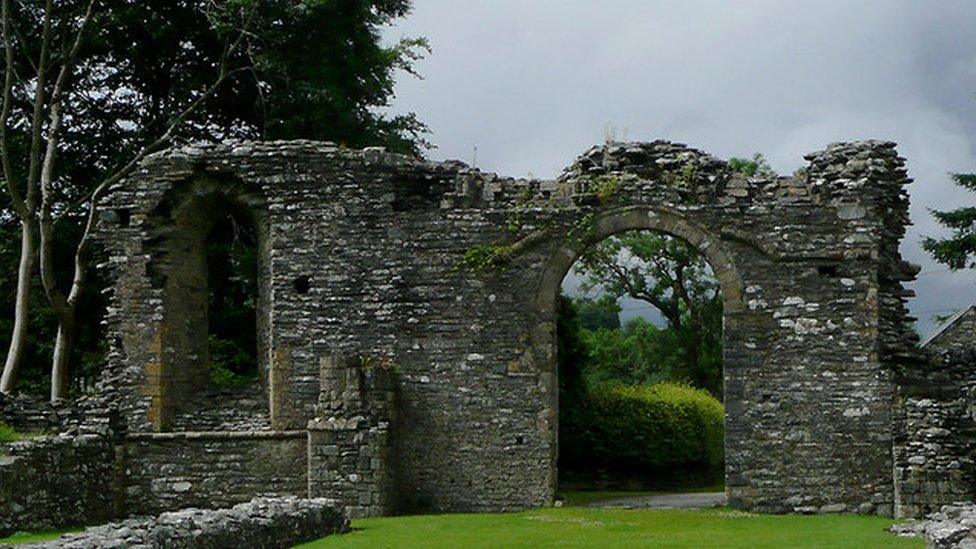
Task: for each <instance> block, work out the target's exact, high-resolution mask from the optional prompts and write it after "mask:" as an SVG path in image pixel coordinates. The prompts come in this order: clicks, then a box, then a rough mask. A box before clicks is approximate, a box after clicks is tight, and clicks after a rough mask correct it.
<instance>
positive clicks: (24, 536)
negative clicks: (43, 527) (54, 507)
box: [0, 528, 81, 545]
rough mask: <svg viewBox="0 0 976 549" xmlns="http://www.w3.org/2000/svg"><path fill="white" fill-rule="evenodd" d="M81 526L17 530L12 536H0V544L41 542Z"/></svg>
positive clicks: (76, 529) (54, 538)
mask: <svg viewBox="0 0 976 549" xmlns="http://www.w3.org/2000/svg"><path fill="white" fill-rule="evenodd" d="M80 531H81V528H73V529H70V530H49V531H45V532H17V533H15V534H13V535H12V536H8V537H5V538H0V545H3V544H8V545H19V544H22V543H42V542H45V541H53V540H56V539H58V538H60V537H61V535H62V534H67V533H69V532H80Z"/></svg>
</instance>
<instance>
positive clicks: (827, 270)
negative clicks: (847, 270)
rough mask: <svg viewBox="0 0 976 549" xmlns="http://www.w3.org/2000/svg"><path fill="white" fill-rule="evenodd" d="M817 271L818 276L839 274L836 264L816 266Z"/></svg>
mask: <svg viewBox="0 0 976 549" xmlns="http://www.w3.org/2000/svg"><path fill="white" fill-rule="evenodd" d="M817 272H818V273H820V276H829V277H835V276H838V275H839V274H840V273H839V271H838V269H837V265H821V266H819V267H817Z"/></svg>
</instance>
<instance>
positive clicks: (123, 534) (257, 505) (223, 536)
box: [33, 498, 349, 549]
mask: <svg viewBox="0 0 976 549" xmlns="http://www.w3.org/2000/svg"><path fill="white" fill-rule="evenodd" d="M348 531H349V520H348V519H347V518H346V517H345V516H344V515H343V514H342V511H340V510H339V508H338V506H336V505H335V502H333V501H332V500H328V499H299V498H275V499H262V498H256V499H254V500H252V501H250V502H248V503H241V504H239V505H235V506H234V507H231V508H230V509H217V510H203V509H184V510H182V511H175V512H170V513H163V514H161V515H159V516H158V517H154V518H138V519H131V520H126V521H123V522H119V523H113V524H107V525H105V526H96V527H94V528H89V529H87V530H85V531H84V532H82V533H80V534H68V535H65V536H63V537H62V538H61V539H59V540H57V541H54V542H50V543H44V544H38V545H34V546H33V547H49V548H54V547H60V548H77V549H82V548H86V549H87V548H89V547H193V548H195V549H210V548H214V549H216V548H221V549H223V548H228V547H235V548H236V547H240V548H244V547H262V548H265V547H266V548H274V547H282V548H284V547H292V546H293V545H296V544H298V543H303V542H306V541H311V540H315V539H319V538H322V537H325V536H328V535H331V534H337V533H344V532H348Z"/></svg>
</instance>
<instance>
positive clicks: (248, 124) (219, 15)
mask: <svg viewBox="0 0 976 549" xmlns="http://www.w3.org/2000/svg"><path fill="white" fill-rule="evenodd" d="M0 1H2V2H3V4H2V6H3V13H2V16H0V18H2V30H3V39H2V41H3V47H4V59H5V64H4V92H3V107H2V110H0V156H2V160H3V175H4V180H5V188H6V191H7V193H6V197H5V198H6V201H7V212H8V215H7V218H8V221H9V220H13V219H15V220H16V221H17V222H18V223H19V225H20V230H19V233H20V240H21V245H20V252H19V254H17V255H18V257H19V259H18V263H19V266H18V276H17V293H16V296H17V297H16V304H15V314H14V319H15V320H14V323H13V326H12V328H11V334H12V336H11V340H10V348H9V351H8V354H7V361H6V364H5V367H4V375H3V378H2V383H0V391H3V392H12V391H13V390H14V389H15V387H16V380H17V377H18V372H19V370H20V365H21V363H22V361H23V356H24V351H25V349H26V342H27V341H28V333H27V330H28V326H29V324H30V311H31V308H32V304H31V299H30V298H31V292H30V290H31V287H32V278H33V276H34V275H35V274H36V273H37V272H38V267H39V273H40V279H41V282H42V287H43V289H44V292H45V295H46V297H47V298H48V302H49V303H50V305H51V309H52V310H53V312H54V317H55V318H56V322H57V326H58V329H57V338H56V342H55V345H54V348H53V351H52V355H53V358H52V387H51V393H52V397H56V398H57V397H63V396H65V395H66V392H67V382H68V371H69V370H68V364H69V360H70V358H71V356H72V347H73V343H74V340H75V336H76V333H77V330H78V328H79V326H78V321H79V314H84V311H82V309H81V308H80V306H79V305H80V304H81V303H83V302H84V301H85V294H86V293H90V292H91V290H90V287H89V285H88V267H89V266H88V261H89V252H90V250H89V247H90V233H91V228H92V225H93V223H94V220H95V219H96V213H97V210H98V203H99V199H100V198H101V197H102V195H103V194H104V193H105V191H106V190H107V189H108V188H109V187H110V186H111V185H112V184H113V183H115V182H117V181H119V180H120V179H121V178H123V177H125V176H126V175H127V174H128V173H130V172H131V170H132V169H133V168H134V167H135V166H136V165H137V164H138V162H139V161H140V160H141V159H142V158H144V157H145V156H146V155H148V154H150V153H152V152H154V151H157V150H160V149H162V148H164V147H166V146H168V145H170V144H171V143H173V142H174V141H176V140H180V139H206V140H221V139H226V138H232V137H247V138H313V139H328V140H334V141H338V142H340V143H345V144H348V145H351V146H364V145H384V146H387V147H389V148H391V149H393V150H397V151H402V152H413V153H417V152H419V151H421V150H422V149H423V148H424V146H425V143H424V142H423V140H422V139H420V137H419V136H420V134H421V133H422V132H423V131H424V127H423V125H422V124H420V123H419V122H418V121H417V119H416V117H415V116H414V115H412V114H408V115H402V116H393V117H390V116H385V115H382V114H379V113H378V112H377V110H376V109H377V108H378V107H383V106H386V105H387V103H388V101H389V98H390V96H391V94H392V92H393V83H394V79H393V75H394V72H395V71H397V70H406V71H408V72H413V69H412V64H413V62H414V61H416V60H417V59H418V58H419V57H420V56H421V55H422V54H423V52H424V51H426V43H425V42H424V41H423V40H418V39H406V40H402V41H400V42H398V43H396V44H394V45H392V46H383V45H381V44H380V41H379V34H378V29H379V27H380V26H382V25H385V24H388V23H390V22H391V21H393V20H394V19H396V18H399V17H402V16H404V15H406V14H407V13H408V12H409V9H410V2H409V0H373V1H362V2H360V1H354V0H336V1H330V2H322V1H320V0H208V1H202V2H185V1H182V0H144V1H140V2H133V1H132V0H59V1H58V2H57V3H55V2H53V0H46V1H45V2H44V4H43V5H40V6H37V5H35V4H34V3H33V2H28V1H26V0H22V1H20V2H18V1H15V0H0ZM64 249H67V250H68V253H67V254H65V253H62V251H61V250H64ZM65 256H66V257H67V258H70V259H69V260H68V261H64V260H63V258H64V257H65Z"/></svg>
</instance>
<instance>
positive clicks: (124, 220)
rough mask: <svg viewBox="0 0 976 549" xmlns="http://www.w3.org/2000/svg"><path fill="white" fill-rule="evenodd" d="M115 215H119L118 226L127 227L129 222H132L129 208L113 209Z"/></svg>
mask: <svg viewBox="0 0 976 549" xmlns="http://www.w3.org/2000/svg"><path fill="white" fill-rule="evenodd" d="M115 215H117V216H119V226H120V227H128V226H129V223H131V222H132V212H131V211H129V208H119V209H117V210H115Z"/></svg>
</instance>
